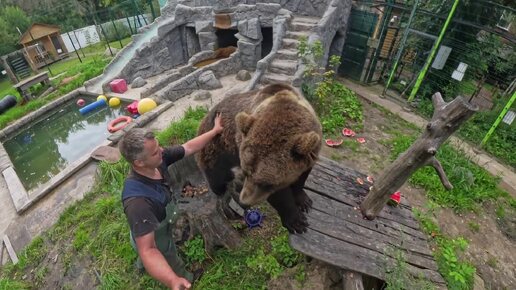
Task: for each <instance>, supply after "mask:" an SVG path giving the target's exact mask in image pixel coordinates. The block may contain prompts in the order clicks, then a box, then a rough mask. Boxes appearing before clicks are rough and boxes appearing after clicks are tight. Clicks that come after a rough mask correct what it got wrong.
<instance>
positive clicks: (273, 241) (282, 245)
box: [0, 108, 305, 289]
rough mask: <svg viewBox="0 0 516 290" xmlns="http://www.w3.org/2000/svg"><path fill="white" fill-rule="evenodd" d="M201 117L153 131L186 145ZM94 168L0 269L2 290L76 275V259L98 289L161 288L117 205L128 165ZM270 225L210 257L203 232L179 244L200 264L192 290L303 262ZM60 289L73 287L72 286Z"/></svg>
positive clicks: (197, 111)
mask: <svg viewBox="0 0 516 290" xmlns="http://www.w3.org/2000/svg"><path fill="white" fill-rule="evenodd" d="M205 114H206V109H204V108H190V109H188V110H187V112H186V114H185V117H184V118H183V119H181V120H180V121H178V122H175V123H172V124H171V126H170V127H169V128H167V129H165V130H163V131H162V132H159V133H158V134H157V135H158V137H159V138H160V141H161V142H164V143H165V144H169V143H170V142H171V141H172V140H177V141H181V142H184V141H185V140H184V139H182V138H188V137H189V136H192V135H195V133H196V131H197V127H196V126H194V124H193V123H194V122H196V123H197V124H198V123H199V122H200V120H201V119H202V117H203V116H204V115H205ZM98 170H99V174H98V176H97V180H96V185H95V187H94V188H93V189H92V190H91V191H90V192H89V193H88V194H86V195H85V197H84V199H83V200H81V201H78V202H77V203H75V204H73V205H72V206H70V207H69V208H67V209H66V210H65V211H64V212H63V213H62V215H61V216H60V218H59V220H58V222H57V223H56V224H55V225H54V226H53V227H52V228H51V229H50V230H49V231H47V232H45V233H43V234H42V235H41V236H39V237H38V238H36V239H35V240H34V241H33V242H32V243H31V244H30V245H29V246H28V247H27V248H26V249H25V250H24V251H23V253H22V254H20V262H19V263H18V264H17V265H12V264H7V265H6V266H5V267H3V268H1V269H0V289H38V288H42V287H43V286H45V277H46V276H48V275H59V277H67V275H73V274H72V273H68V271H69V270H70V269H71V266H72V265H74V264H80V266H84V267H86V268H87V270H88V271H89V272H95V273H98V274H99V280H100V285H98V288H100V289H126V288H127V289H164V287H163V286H162V285H160V284H159V283H158V282H156V281H155V280H154V279H152V278H151V277H150V276H148V275H147V274H143V275H142V274H139V273H138V272H137V270H136V269H135V267H134V262H135V261H136V253H135V251H134V250H133V249H132V247H131V245H130V243H129V235H128V233H129V227H128V225H127V222H126V218H125V215H124V212H123V208H122V206H121V203H120V192H121V190H122V186H123V182H124V179H125V177H126V175H127V173H128V171H129V164H128V163H127V162H126V161H124V160H121V161H119V162H118V163H115V164H108V163H104V162H101V163H99V168H98ZM269 210H270V209H269ZM263 211H265V212H266V211H267V209H263ZM267 223H268V225H267V226H268V227H270V228H269V229H268V232H267V235H264V234H262V233H261V232H258V231H261V229H260V230H252V231H247V230H243V229H242V230H243V231H244V232H243V237H244V240H243V244H242V245H241V246H240V247H239V248H238V249H235V250H226V249H219V250H217V251H215V253H214V255H213V256H211V257H210V256H208V255H207V254H206V253H205V252H204V248H203V241H202V239H201V238H200V237H197V238H195V239H193V240H191V241H189V242H188V243H187V244H186V246H185V247H184V250H185V252H184V254H185V255H186V256H187V257H188V259H187V260H188V261H189V262H190V264H193V263H197V264H199V263H201V264H202V265H203V268H204V269H205V274H204V275H203V276H202V279H201V280H200V281H198V282H197V283H196V285H195V286H194V287H195V289H264V288H265V287H266V286H265V285H266V284H267V281H269V279H270V278H271V277H275V276H277V275H280V273H282V272H283V271H284V270H285V269H286V268H288V267H294V266H296V265H298V264H299V263H301V259H302V256H301V255H300V254H299V253H297V252H295V251H294V250H293V249H292V248H290V246H289V244H288V233H287V232H286V230H285V229H284V228H282V227H281V226H280V221H279V218H278V217H277V216H275V215H274V214H271V215H270V216H269V215H268V216H267ZM56 250H57V252H58V253H59V261H60V262H62V264H63V265H62V268H59V267H57V268H55V267H54V266H50V267H48V268H47V265H54V264H53V262H52V261H50V260H51V259H49V258H48V257H47V256H48V254H49V253H50V252H52V251H56ZM52 253H54V252H52ZM84 261H86V262H84ZM50 263H51V264H50ZM49 269H52V270H49ZM50 271H54V272H55V271H59V273H51V272H50ZM298 274H299V280H300V281H302V280H304V277H305V274H304V273H303V272H302V271H299V273H298ZM24 276H25V278H23V277H24ZM62 280H63V281H64V280H66V278H63V279H62ZM46 286H49V285H46ZM62 288H63V289H72V288H73V285H68V284H65V285H63V287H62Z"/></svg>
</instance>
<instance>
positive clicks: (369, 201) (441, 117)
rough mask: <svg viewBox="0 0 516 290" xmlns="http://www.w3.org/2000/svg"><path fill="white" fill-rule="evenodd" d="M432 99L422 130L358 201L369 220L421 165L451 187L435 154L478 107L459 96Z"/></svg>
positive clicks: (447, 186)
mask: <svg viewBox="0 0 516 290" xmlns="http://www.w3.org/2000/svg"><path fill="white" fill-rule="evenodd" d="M432 102H433V104H434V114H433V116H432V119H431V120H430V122H429V123H428V124H427V126H426V129H425V131H424V132H423V134H422V135H421V136H420V137H419V138H418V139H417V140H416V141H415V142H414V144H412V146H410V148H408V149H407V150H406V151H405V152H404V153H402V154H401V155H400V156H399V157H398V158H397V159H396V160H395V161H394V162H393V163H392V164H391V165H390V166H388V167H387V168H386V169H385V170H384V171H383V173H382V174H381V176H380V177H378V178H377V180H376V182H375V184H374V186H373V187H372V189H371V191H370V192H369V194H367V196H366V198H365V200H364V201H363V202H362V204H361V205H360V209H361V211H362V214H363V215H364V216H365V217H366V218H368V219H370V220H372V219H374V218H376V216H377V215H378V214H379V213H380V211H381V210H382V209H383V207H384V206H385V204H386V203H387V201H388V200H389V197H390V195H391V194H392V193H394V192H395V191H396V190H398V189H399V188H400V187H401V186H402V185H403V184H404V183H405V181H407V179H409V178H410V176H411V175H412V174H413V173H414V172H415V171H416V170H417V169H419V168H420V167H423V166H432V167H434V168H435V170H436V171H437V174H438V175H439V178H440V179H441V182H442V183H443V185H444V186H445V187H446V188H447V189H448V190H449V189H451V188H452V185H451V183H450V182H449V180H448V178H447V177H446V174H445V173H444V170H443V168H442V166H441V163H440V162H439V161H438V160H437V159H436V158H435V154H436V153H437V150H438V149H439V147H440V146H441V145H442V144H443V143H444V142H445V141H446V140H447V139H448V138H449V137H450V135H451V134H453V132H455V131H456V130H457V129H458V128H459V127H460V126H461V125H462V124H463V123H464V122H466V121H467V120H468V119H469V118H470V117H471V116H472V115H473V114H474V113H475V112H476V111H478V107H477V106H476V105H473V104H470V103H468V102H467V101H466V100H465V99H464V98H462V97H460V96H459V97H457V98H455V99H454V100H453V101H451V102H449V103H446V102H445V101H444V100H443V98H442V96H441V94H440V93H435V94H434V95H433V96H432Z"/></svg>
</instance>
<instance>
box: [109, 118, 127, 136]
mask: <svg viewBox="0 0 516 290" xmlns="http://www.w3.org/2000/svg"><path fill="white" fill-rule="evenodd" d="M132 120H133V119H132V118H131V117H129V116H120V117H118V118H116V119H114V120H113V121H111V122H109V124H108V131H109V133H115V132H116V131H118V130H120V129H123V128H125V126H127V125H128V124H129V123H131V121H132Z"/></svg>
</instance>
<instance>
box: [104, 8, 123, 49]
mask: <svg viewBox="0 0 516 290" xmlns="http://www.w3.org/2000/svg"><path fill="white" fill-rule="evenodd" d="M108 13H109V18H111V23H112V24H113V28H114V29H115V33H116V38H117V40H118V43H120V49H122V47H124V46H123V45H122V40H121V39H120V34H119V33H118V29H117V28H116V25H115V21H114V20H113V18H114V15H113V11H111V9H109V8H108Z"/></svg>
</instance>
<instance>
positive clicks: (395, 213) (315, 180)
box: [307, 160, 419, 230]
mask: <svg viewBox="0 0 516 290" xmlns="http://www.w3.org/2000/svg"><path fill="white" fill-rule="evenodd" d="M324 162H328V161H327V160H321V161H320V162H319V163H318V164H317V165H318V166H316V167H314V170H313V173H312V174H311V175H310V177H309V179H308V180H307V186H308V187H309V188H312V189H314V190H315V188H314V184H316V185H317V186H318V187H321V188H324V190H318V191H319V192H320V193H324V195H327V196H328V197H330V198H335V199H337V200H339V201H341V202H344V203H346V204H349V205H352V206H358V205H359V204H360V203H361V201H362V200H363V198H360V197H359V196H365V195H366V194H367V193H368V191H369V186H370V184H369V183H368V182H367V181H365V180H366V176H364V175H359V174H354V173H353V172H352V171H351V170H347V171H346V172H345V173H341V174H339V176H335V172H334V171H339V169H340V168H342V167H340V166H339V165H338V164H334V165H332V166H333V167H334V168H335V170H333V169H331V170H330V169H327V170H325V169H324ZM332 175H333V177H330V178H328V176H332ZM355 176H356V178H362V179H363V180H364V185H359V184H358V183H357V182H356V178H355ZM350 177H351V178H350ZM402 203H406V201H402ZM380 215H381V216H382V217H384V218H386V219H390V220H393V221H396V222H401V223H403V224H405V225H407V226H409V227H412V228H414V229H417V230H419V223H418V222H417V221H416V220H415V219H414V217H413V215H412V212H411V208H410V207H409V206H406V205H403V204H402V206H398V207H385V208H384V210H383V211H382V212H381V214H380Z"/></svg>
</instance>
